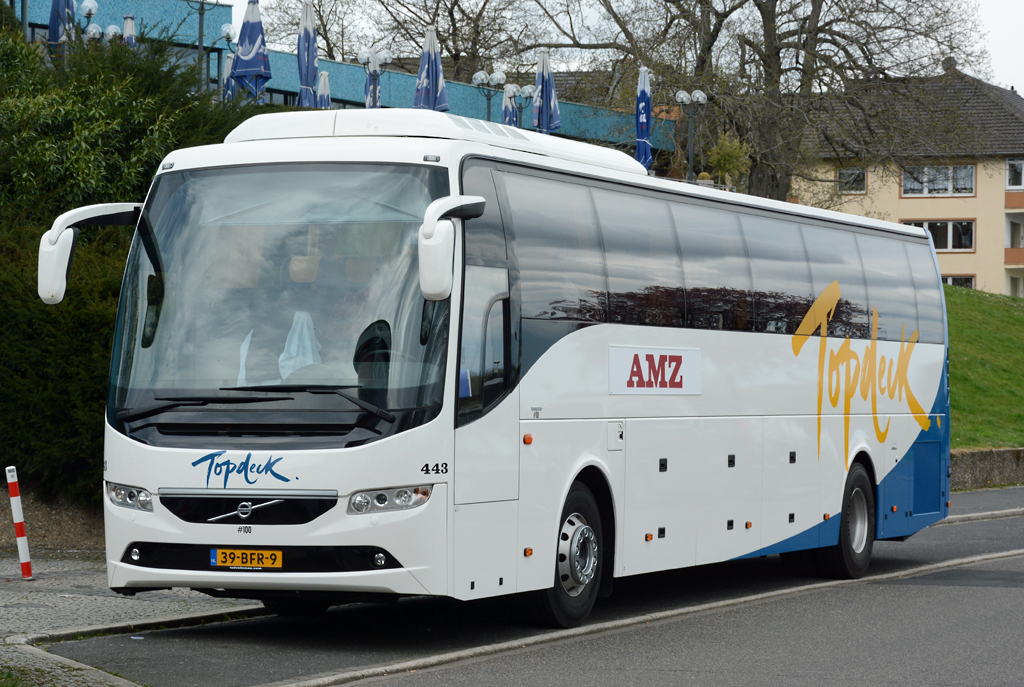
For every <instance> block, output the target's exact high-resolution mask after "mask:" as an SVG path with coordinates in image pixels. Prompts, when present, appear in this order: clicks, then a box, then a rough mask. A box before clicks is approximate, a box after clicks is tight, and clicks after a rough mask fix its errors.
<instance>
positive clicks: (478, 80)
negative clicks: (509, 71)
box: [473, 71, 505, 122]
mask: <svg viewBox="0 0 1024 687" xmlns="http://www.w3.org/2000/svg"><path fill="white" fill-rule="evenodd" d="M473 84H474V85H475V86H476V87H477V88H479V89H480V92H481V93H483V94H484V97H485V98H487V121H488V122H489V121H491V99H493V98H494V96H496V95H498V93H499V92H500V91H498V90H497V89H498V87H499V86H503V85H504V84H505V72H494V73H493V74H488V73H487V72H485V71H479V72H477V73H476V74H474V75H473ZM487 86H490V88H487Z"/></svg>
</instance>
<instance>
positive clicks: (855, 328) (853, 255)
mask: <svg viewBox="0 0 1024 687" xmlns="http://www.w3.org/2000/svg"><path fill="white" fill-rule="evenodd" d="M801 229H802V231H803V235H804V245H805V246H806V247H807V257H808V259H809V260H810V263H811V282H812V283H813V287H814V296H815V298H817V297H818V296H820V295H821V293H822V291H824V290H825V289H826V288H828V285H829V284H831V283H832V282H834V281H837V282H839V292H840V298H839V302H838V303H837V304H836V310H835V312H834V313H833V314H832V318H831V319H830V320H829V322H828V335H829V336H839V337H846V336H848V337H850V338H853V339H868V338H871V316H870V315H869V314H868V290H867V287H866V286H865V285H864V267H863V266H862V265H861V262H860V250H859V249H858V248H857V239H856V238H854V235H853V234H851V233H849V232H846V231H839V230H837V229H826V228H825V227H816V226H811V225H804V226H803V227H801ZM820 333H821V332H820V329H817V330H815V334H820Z"/></svg>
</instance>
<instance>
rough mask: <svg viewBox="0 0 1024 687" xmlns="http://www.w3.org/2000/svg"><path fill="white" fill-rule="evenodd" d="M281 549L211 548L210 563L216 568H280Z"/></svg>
mask: <svg viewBox="0 0 1024 687" xmlns="http://www.w3.org/2000/svg"><path fill="white" fill-rule="evenodd" d="M282 558H283V556H282V555H281V552H280V551H266V550H263V551H254V550H252V549H210V565H211V566H213V567H216V568H247V569H249V570H259V569H262V568H280V567H281V563H282Z"/></svg>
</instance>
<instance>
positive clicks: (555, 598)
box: [535, 482, 604, 627]
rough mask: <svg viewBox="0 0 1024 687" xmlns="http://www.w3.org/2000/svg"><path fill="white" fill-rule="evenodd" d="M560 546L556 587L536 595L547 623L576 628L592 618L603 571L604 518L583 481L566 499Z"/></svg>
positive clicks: (576, 485) (542, 617) (556, 566)
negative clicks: (591, 612) (602, 524)
mask: <svg viewBox="0 0 1024 687" xmlns="http://www.w3.org/2000/svg"><path fill="white" fill-rule="evenodd" d="M557 546H558V549H557V555H556V558H555V579H554V586H553V587H552V588H551V589H544V590H541V591H539V592H535V594H536V601H537V602H538V604H537V605H538V611H539V615H540V617H541V619H542V620H543V621H544V622H545V623H547V624H550V625H554V626H556V627H575V626H576V625H579V624H580V623H582V622H583V621H584V620H585V619H586V618H587V616H588V615H590V610H591V609H592V608H593V607H594V601H595V600H596V599H597V592H598V587H600V586H601V574H602V572H603V570H602V567H603V566H602V565H601V554H602V551H603V547H604V541H603V537H602V529H601V516H600V515H599V514H598V510H597V502H596V501H595V500H594V495H593V494H591V493H590V489H588V488H587V486H586V485H585V484H583V483H581V482H573V485H572V487H571V488H570V489H569V495H568V496H567V497H566V499H565V505H564V506H563V507H562V517H561V525H560V527H559V531H558V543H557Z"/></svg>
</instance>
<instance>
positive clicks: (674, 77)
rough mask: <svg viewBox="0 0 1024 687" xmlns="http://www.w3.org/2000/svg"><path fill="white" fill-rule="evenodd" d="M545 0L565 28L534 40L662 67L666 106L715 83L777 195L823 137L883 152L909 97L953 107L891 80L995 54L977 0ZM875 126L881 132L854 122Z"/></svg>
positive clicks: (713, 123)
mask: <svg viewBox="0 0 1024 687" xmlns="http://www.w3.org/2000/svg"><path fill="white" fill-rule="evenodd" d="M534 1H535V2H536V3H537V4H538V6H539V7H540V8H541V9H542V11H543V12H544V13H545V16H546V17H547V18H548V19H549V21H550V22H551V25H552V27H553V31H552V34H551V37H550V38H548V39H547V40H541V41H537V42H536V43H534V44H526V45H520V46H519V47H520V49H522V50H529V49H531V48H534V47H538V46H541V45H543V46H546V47H551V48H558V49H561V50H575V51H583V52H593V53H597V54H600V55H603V56H605V57H606V59H607V61H608V63H609V64H611V63H614V62H626V63H631V64H632V65H634V68H638V67H639V66H640V65H641V64H643V65H646V66H649V67H651V68H652V69H653V70H654V72H655V74H659V75H662V76H663V79H662V82H663V83H664V82H666V81H667V82H668V83H667V84H666V85H667V86H668V88H666V89H661V91H660V93H659V97H660V98H661V99H662V102H663V103H665V104H670V101H668V97H669V94H670V92H672V91H674V90H675V87H676V86H681V87H687V86H689V87H692V86H693V85H700V86H702V87H704V88H705V89H706V90H707V91H708V92H709V94H710V96H711V105H710V106H709V108H708V112H707V113H706V118H705V121H704V124H705V128H706V133H707V135H708V137H709V140H711V141H713V140H715V139H716V138H717V131H716V130H723V129H724V130H731V131H734V132H736V133H737V134H738V135H739V137H740V138H741V139H742V140H743V141H745V142H746V143H747V144H748V145H750V147H751V149H752V154H751V167H750V172H749V183H748V187H749V192H750V193H752V194H756V195H761V196H768V197H772V198H777V199H785V198H786V196H787V195H788V193H789V188H790V183H791V180H792V177H793V175H794V173H797V171H798V169H800V168H801V166H802V165H803V164H804V162H805V161H806V159H807V156H808V155H810V156H812V157H813V156H815V155H818V154H820V146H821V145H825V146H826V148H827V147H828V146H829V145H831V146H833V147H837V148H838V147H839V145H838V144H839V142H840V141H842V147H843V148H844V151H843V153H844V155H848V156H850V155H852V156H859V157H871V158H877V159H881V158H882V157H884V156H885V154H886V152H887V150H888V152H889V153H891V152H893V148H892V146H891V143H892V142H893V141H894V140H896V139H897V138H898V137H899V135H900V134H901V133H903V132H904V131H905V128H906V127H905V126H904V124H905V123H904V121H903V119H902V118H901V116H900V114H899V113H900V112H902V111H904V110H905V108H903V107H902V106H901V103H900V99H901V98H909V100H910V101H912V102H914V103H917V105H916V107H917V109H918V111H921V110H922V108H923V109H925V110H928V111H930V112H932V113H934V114H940V112H941V110H940V108H938V107H933V106H931V105H928V104H927V102H926V101H927V96H928V95H929V91H928V89H913V88H904V89H902V90H900V89H897V90H895V91H891V90H890V91H888V92H887V94H886V98H887V99H888V101H887V102H883V99H882V98H880V97H879V93H881V90H880V89H879V88H878V87H877V84H882V83H889V82H894V81H903V82H907V81H908V79H914V78H916V77H920V76H924V75H936V74H939V73H941V70H940V68H939V65H940V64H941V61H942V59H943V58H945V57H947V56H955V57H956V58H957V60H958V61H959V62H960V63H961V64H962V65H966V66H967V67H968V68H971V69H973V70H974V71H975V72H980V73H984V70H985V68H986V64H987V62H986V60H987V56H986V55H985V53H984V51H983V50H981V49H979V48H978V46H979V45H980V42H979V40H978V36H979V35H980V26H979V24H978V20H977V12H976V8H975V4H974V1H973V0H534ZM609 71H611V70H609ZM673 82H674V83H673ZM625 90H626V93H625V94H624V95H623V100H625V101H628V89H625ZM865 126H867V127H868V129H867V130H868V131H870V132H872V133H871V135H868V136H865V135H863V134H862V133H860V134H855V133H854V130H855V129H857V130H861V131H863V130H864V127H865ZM925 126H926V127H927V124H926V125H925ZM844 127H846V128H847V129H848V131H846V132H844V131H842V129H843V128H844ZM961 128H962V129H963V127H961ZM883 132H884V133H883ZM957 133H959V134H963V135H967V134H968V132H967V131H966V130H963V131H959V132H957ZM961 138H962V136H961ZM945 140H946V141H948V140H949V137H948V136H947V137H945Z"/></svg>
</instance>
